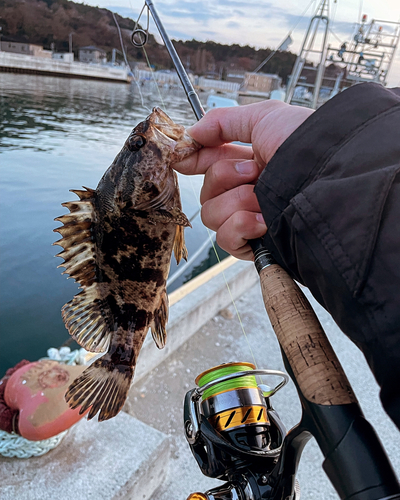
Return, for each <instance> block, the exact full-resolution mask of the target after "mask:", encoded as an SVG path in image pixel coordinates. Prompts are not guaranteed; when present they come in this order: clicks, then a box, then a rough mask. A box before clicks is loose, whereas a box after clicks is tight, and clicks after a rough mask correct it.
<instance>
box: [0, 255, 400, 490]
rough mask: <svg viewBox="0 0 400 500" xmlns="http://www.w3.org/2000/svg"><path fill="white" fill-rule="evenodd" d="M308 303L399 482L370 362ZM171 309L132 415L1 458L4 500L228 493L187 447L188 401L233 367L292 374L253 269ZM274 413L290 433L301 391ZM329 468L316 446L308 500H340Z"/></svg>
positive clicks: (189, 292)
mask: <svg viewBox="0 0 400 500" xmlns="http://www.w3.org/2000/svg"><path fill="white" fill-rule="evenodd" d="M222 271H223V274H222ZM226 283H227V284H228V286H229V291H228V288H227V285H226ZM306 293H307V296H308V298H309V300H310V301H311V304H312V306H313V307H314V309H315V311H316V313H317V316H318V318H319V320H320V322H321V324H322V326H323V327H324V329H325V331H326V333H327V335H328V337H329V339H330V341H331V343H332V345H333V347H334V349H335V351H336V353H337V355H338V357H339V359H340V361H341V363H342V365H343V367H344V369H345V371H346V373H347V376H348V378H349V380H350V382H351V384H352V386H353V388H354V390H355V393H356V395H357V397H358V399H359V402H360V404H361V406H362V409H363V411H364V413H365V415H366V417H367V419H368V420H369V421H370V422H371V423H372V424H373V425H374V427H375V429H376V431H377V433H378V435H379V437H380V438H381V440H382V442H383V444H384V446H385V448H386V451H387V453H388V455H389V457H390V459H391V461H392V464H393V466H394V469H395V471H396V472H397V474H398V475H399V474H400V455H399V453H398V450H399V448H400V433H399V432H398V430H397V429H396V427H395V426H394V424H393V423H392V422H391V420H390V419H389V417H388V416H387V415H386V414H385V412H384V411H383V409H382V407H381V405H380V401H379V388H378V386H377V384H376V382H375V381H374V378H373V375H372V373H371V372H370V370H369V368H368V366H367V364H366V361H365V359H364V358H363V355H362V354H361V352H360V351H359V350H358V349H357V348H356V346H355V345H354V344H352V343H351V342H350V341H349V340H348V339H347V338H346V337H345V335H344V334H343V333H342V332H340V330H339V329H338V327H337V326H336V325H335V323H334V322H333V320H332V318H331V317H330V315H329V314H328V313H327V312H326V311H324V309H322V307H321V306H319V305H318V304H317V302H316V301H315V300H314V299H313V298H312V297H311V295H310V294H309V293H308V291H307V290H306ZM231 297H232V298H233V299H234V300H235V304H233V303H232V299H231ZM170 302H171V307H170V319H169V324H168V326H169V328H168V339H167V347H166V348H165V349H163V350H161V351H159V350H158V349H157V348H156V347H155V346H154V342H153V340H152V339H151V335H149V338H148V339H147V342H146V344H145V346H144V348H143V350H142V352H141V354H140V357H139V361H138V367H137V373H136V376H135V379H134V382H135V383H134V385H133V387H132V388H131V390H130V392H129V396H128V399H127V402H126V404H125V406H124V409H123V411H122V412H121V413H120V414H119V415H118V416H117V417H115V418H114V419H111V420H109V421H106V422H101V423H98V422H96V421H94V420H91V421H89V422H87V421H81V422H80V423H79V424H78V425H77V426H76V427H74V428H73V429H71V430H70V432H69V433H68V434H67V435H66V437H65V438H64V440H63V442H62V443H61V444H60V445H59V446H58V447H57V448H55V449H54V450H52V451H51V452H49V453H48V454H47V455H44V456H42V457H37V458H32V459H23V460H18V459H6V458H0V498H1V499H2V500H3V499H4V500H11V499H14V498H21V499H24V500H47V499H53V498H57V499H59V500H69V499H72V498H77V499H79V500H89V499H96V500H97V499H99V500H114V499H126V500H139V499H143V500H171V499H174V500H185V499H186V498H187V496H188V495H189V494H190V493H192V492H194V491H206V490H207V489H209V488H212V487H214V486H216V485H217V484H220V481H217V480H212V479H210V478H207V477H205V476H203V475H202V474H201V472H200V470H199V468H198V466H197V463H196V461H195V459H194V458H193V456H192V455H191V452H190V449H189V447H188V444H187V443H186V441H185V438H184V433H183V417H182V411H183V399H184V396H185V394H186V392H187V391H188V390H189V389H191V388H193V387H194V386H195V382H194V379H195V377H196V376H197V375H198V374H199V373H201V372H202V371H204V370H206V369H208V368H211V367H212V366H215V365H218V364H221V363H224V362H229V361H248V362H256V364H257V366H258V367H259V368H269V369H277V370H284V366H283V362H282V358H281V353H280V349H279V346H278V342H277V340H276V338H275V335H274V333H273V330H272V327H271V325H270V323H269V320H268V317H267V314H266V312H265V309H264V304H263V300H262V297H261V290H260V285H259V282H258V276H257V273H256V271H255V269H254V265H253V264H252V263H251V262H242V261H236V260H235V259H233V258H229V259H226V260H225V261H223V262H222V263H221V264H219V265H217V266H215V267H214V268H211V269H210V270H208V271H207V272H206V273H203V275H201V276H199V277H198V278H196V279H195V280H192V281H191V282H189V283H188V284H187V285H184V287H182V288H181V289H179V290H177V291H176V292H174V293H172V294H171V295H170ZM237 312H238V314H239V316H240V320H239V318H238V316H237ZM267 383H268V382H267ZM272 404H273V406H274V407H275V409H276V410H277V411H278V413H279V415H280V417H281V419H282V421H283V422H284V424H285V425H286V427H287V428H288V429H289V428H291V427H292V426H294V425H296V423H297V422H298V421H299V420H300V418H301V405H300V403H299V400H298V397H297V393H296V389H295V387H294V384H293V383H292V382H289V384H288V385H287V386H286V387H284V388H283V389H282V390H281V391H279V392H278V393H277V394H276V395H274V396H273V398H272ZM322 460H323V457H322V454H321V452H320V450H319V448H318V446H317V445H316V443H315V441H314V440H312V441H311V442H310V443H308V444H307V446H306V448H305V451H304V453H303V457H302V459H301V462H300V468H299V473H298V479H299V482H300V487H301V490H302V498H306V499H311V500H312V499H317V498H318V499H324V500H336V499H337V498H338V495H337V494H336V492H335V491H334V490H333V487H332V486H331V484H330V483H329V481H328V479H327V477H326V475H325V473H324V472H323V470H322V467H321V464H322Z"/></svg>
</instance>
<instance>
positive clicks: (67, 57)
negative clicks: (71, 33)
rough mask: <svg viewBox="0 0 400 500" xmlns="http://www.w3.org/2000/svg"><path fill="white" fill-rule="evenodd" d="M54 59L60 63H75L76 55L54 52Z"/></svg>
mask: <svg viewBox="0 0 400 500" xmlns="http://www.w3.org/2000/svg"><path fill="white" fill-rule="evenodd" d="M52 58H53V59H57V60H58V61H62V62H67V63H72V62H74V53H73V52H53V54H52Z"/></svg>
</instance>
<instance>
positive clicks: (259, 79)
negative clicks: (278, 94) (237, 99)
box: [243, 73, 282, 93]
mask: <svg viewBox="0 0 400 500" xmlns="http://www.w3.org/2000/svg"><path fill="white" fill-rule="evenodd" d="M281 83H282V78H280V77H279V76H278V75H272V74H269V73H245V75H244V82H243V90H245V91H246V92H262V93H269V92H272V91H273V90H276V89H279V88H280V86H281Z"/></svg>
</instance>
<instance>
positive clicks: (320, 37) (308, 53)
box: [285, 0, 400, 109]
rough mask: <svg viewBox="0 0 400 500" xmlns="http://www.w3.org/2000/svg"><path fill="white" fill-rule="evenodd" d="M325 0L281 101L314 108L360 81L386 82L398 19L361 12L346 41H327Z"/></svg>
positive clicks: (399, 33) (398, 31)
mask: <svg viewBox="0 0 400 500" xmlns="http://www.w3.org/2000/svg"><path fill="white" fill-rule="evenodd" d="M329 7H330V6H329V0H321V1H320V3H319V6H318V8H317V10H316V13H315V15H314V16H313V17H312V18H311V20H310V23H309V26H308V29H307V32H306V34H305V37H304V40H303V44H302V46H301V50H300V52H299V55H298V56H297V59H296V62H295V64H294V66H293V70H292V74H291V76H290V77H289V84H288V86H287V89H286V96H285V102H287V103H290V104H296V105H300V106H305V107H309V108H312V109H316V108H318V107H319V106H321V105H322V104H323V103H324V102H326V101H327V100H328V99H330V98H332V97H333V96H335V95H336V94H338V93H339V92H341V91H343V90H345V89H346V88H348V87H350V86H352V85H355V84H357V83H362V82H376V83H380V84H382V85H386V84H387V77H388V73H389V71H390V68H391V65H392V62H393V59H394V55H395V52H396V49H397V47H398V44H399V38H400V22H395V21H382V20H376V19H372V20H371V21H370V22H368V19H367V16H366V15H363V16H362V18H361V21H360V22H358V23H356V26H355V30H354V32H353V35H352V38H351V40H350V41H347V42H342V43H341V45H340V46H335V45H332V46H331V45H330V44H329V43H328V42H329V35H330V32H331V28H330V17H329Z"/></svg>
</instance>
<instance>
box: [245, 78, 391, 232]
mask: <svg viewBox="0 0 400 500" xmlns="http://www.w3.org/2000/svg"><path fill="white" fill-rule="evenodd" d="M399 100H400V95H399V89H396V90H388V89H385V88H384V87H382V86H381V85H379V84H376V83H363V84H358V85H355V86H353V87H350V88H348V89H347V90H345V91H344V92H341V93H340V94H338V95H337V96H335V97H334V98H332V99H330V100H329V101H328V102H327V103H326V104H324V105H323V106H321V108H319V109H318V110H317V111H316V112H315V113H313V114H312V115H311V116H310V117H309V118H307V120H306V121H305V122H304V123H303V124H302V125H301V126H300V127H299V128H298V129H297V130H295V131H294V132H293V134H292V135H291V136H290V137H289V138H288V139H287V140H286V141H285V142H284V143H283V144H282V145H281V147H280V148H279V149H278V150H277V152H276V153H275V155H274V156H273V157H272V159H271V160H270V162H269V163H268V165H267V167H266V168H265V169H264V171H263V172H262V173H261V175H260V177H259V179H258V181H257V184H256V186H255V193H256V195H257V198H258V199H259V200H261V199H262V200H263V201H262V203H261V202H260V205H261V209H262V212H263V216H264V220H265V222H266V225H267V227H269V226H270V225H271V223H272V221H273V220H274V219H275V218H276V217H278V216H279V215H280V214H281V213H282V212H283V211H284V210H285V208H286V207H287V206H288V205H289V203H290V200H291V199H292V198H293V197H294V196H296V194H298V193H299V192H301V191H302V190H303V189H305V188H306V187H307V186H308V185H309V184H311V183H312V182H313V180H314V179H315V178H316V177H318V175H319V173H320V171H321V170H322V169H323V167H324V165H325V164H326V162H327V161H328V160H329V159H330V157H331V156H332V155H334V154H335V153H336V151H337V150H338V148H340V147H341V145H343V143H344V142H347V141H348V140H350V139H351V137H352V135H353V133H355V132H356V131H358V130H360V127H362V126H363V124H365V123H366V122H368V121H370V120H371V119H373V118H374V117H375V116H378V115H380V114H381V113H383V112H385V111H386V110H388V109H389V108H391V107H392V106H393V105H394V104H398V103H399Z"/></svg>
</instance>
